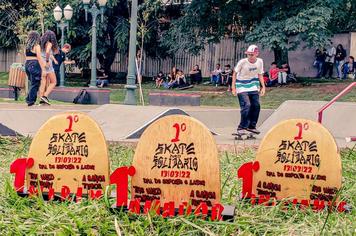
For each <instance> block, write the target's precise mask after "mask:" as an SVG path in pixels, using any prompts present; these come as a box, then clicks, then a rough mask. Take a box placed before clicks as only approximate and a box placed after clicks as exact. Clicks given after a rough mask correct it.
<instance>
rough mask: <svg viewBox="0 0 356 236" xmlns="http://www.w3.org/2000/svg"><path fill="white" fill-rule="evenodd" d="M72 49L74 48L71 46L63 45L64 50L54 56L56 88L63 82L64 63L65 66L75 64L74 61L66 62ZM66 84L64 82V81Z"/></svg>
mask: <svg viewBox="0 0 356 236" xmlns="http://www.w3.org/2000/svg"><path fill="white" fill-rule="evenodd" d="M71 49H72V47H71V46H70V44H68V43H66V44H64V45H63V48H62V49H59V50H58V53H56V54H54V55H53V56H52V58H51V59H52V61H53V69H54V73H55V75H56V80H57V83H56V86H59V85H60V81H61V65H62V63H63V64H64V65H69V64H74V63H75V62H74V61H66V54H67V53H69V52H70V50H71ZM63 84H64V81H63Z"/></svg>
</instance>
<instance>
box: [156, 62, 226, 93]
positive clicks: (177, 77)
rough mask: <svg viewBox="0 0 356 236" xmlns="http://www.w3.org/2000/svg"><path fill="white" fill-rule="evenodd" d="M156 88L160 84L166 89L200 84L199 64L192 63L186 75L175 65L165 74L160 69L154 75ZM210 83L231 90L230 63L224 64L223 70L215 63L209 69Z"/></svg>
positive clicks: (201, 80)
mask: <svg viewBox="0 0 356 236" xmlns="http://www.w3.org/2000/svg"><path fill="white" fill-rule="evenodd" d="M154 79H155V81H156V88H160V87H161V86H162V87H164V88H167V89H174V88H182V89H184V88H191V87H192V86H194V85H197V84H201V83H202V82H203V77H202V72H201V69H200V68H199V65H194V66H193V68H192V69H191V70H190V71H189V73H188V75H187V76H186V75H185V74H184V72H183V71H182V70H180V69H177V68H176V67H175V66H173V67H172V69H171V72H170V73H169V74H168V75H165V74H164V73H163V72H162V71H160V72H159V73H158V74H157V76H155V78H154ZM209 83H210V84H213V85H214V86H216V87H217V86H218V85H220V86H227V87H228V91H231V84H232V69H231V66H230V65H225V68H224V70H222V69H220V64H217V65H216V68H215V69H214V70H213V71H211V78H210V82H209Z"/></svg>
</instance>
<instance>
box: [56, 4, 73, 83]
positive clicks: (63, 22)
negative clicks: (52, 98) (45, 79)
mask: <svg viewBox="0 0 356 236" xmlns="http://www.w3.org/2000/svg"><path fill="white" fill-rule="evenodd" d="M63 12H64V19H63V18H62V9H61V8H60V7H59V6H57V7H56V8H54V10H53V16H54V19H55V20H56V21H57V27H58V28H60V29H61V34H62V35H61V48H63V45H64V29H65V28H68V27H69V24H68V21H70V20H71V19H72V16H73V9H72V7H71V6H69V5H67V6H66V7H65V8H64V11H63ZM60 75H61V76H60V81H59V86H60V87H64V63H62V64H61V67H60Z"/></svg>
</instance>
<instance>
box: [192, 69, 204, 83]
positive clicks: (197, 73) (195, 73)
mask: <svg viewBox="0 0 356 236" xmlns="http://www.w3.org/2000/svg"><path fill="white" fill-rule="evenodd" d="M189 76H190V83H191V84H200V83H201V82H202V80H203V77H202V75H201V70H200V69H199V66H198V65H195V66H194V67H193V69H192V70H191V71H190V72H189Z"/></svg>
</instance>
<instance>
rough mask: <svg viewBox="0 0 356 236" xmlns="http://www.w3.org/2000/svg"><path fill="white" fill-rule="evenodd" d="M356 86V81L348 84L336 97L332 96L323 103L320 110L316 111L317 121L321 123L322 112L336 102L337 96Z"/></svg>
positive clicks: (339, 96) (341, 95)
mask: <svg viewBox="0 0 356 236" xmlns="http://www.w3.org/2000/svg"><path fill="white" fill-rule="evenodd" d="M355 86H356V82H353V83H351V84H349V86H347V87H346V88H345V89H344V90H342V91H341V92H340V93H339V94H338V95H336V97H334V98H333V99H332V100H331V101H330V102H328V103H327V104H325V105H324V106H323V107H322V108H320V110H319V111H318V122H319V123H320V124H321V123H322V121H323V112H324V111H325V110H326V109H327V108H328V107H330V106H331V105H332V104H333V103H334V102H336V101H337V100H338V99H339V98H341V97H343V96H344V95H345V94H347V93H348V92H350V90H351V89H352V88H353V87H355Z"/></svg>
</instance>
